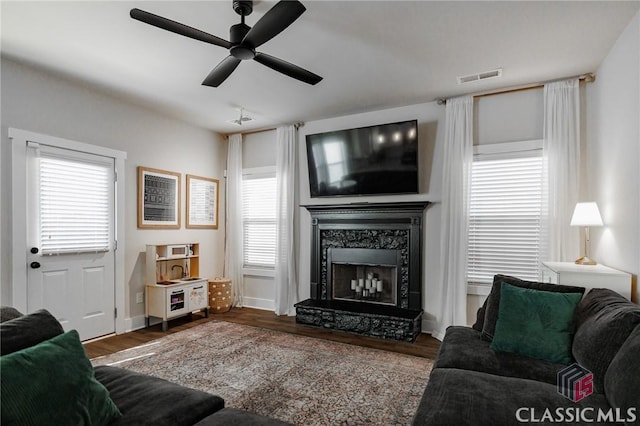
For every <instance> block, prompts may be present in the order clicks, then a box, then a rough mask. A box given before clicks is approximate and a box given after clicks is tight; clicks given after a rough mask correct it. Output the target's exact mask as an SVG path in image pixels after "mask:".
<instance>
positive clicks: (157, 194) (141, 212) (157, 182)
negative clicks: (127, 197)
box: [138, 167, 180, 229]
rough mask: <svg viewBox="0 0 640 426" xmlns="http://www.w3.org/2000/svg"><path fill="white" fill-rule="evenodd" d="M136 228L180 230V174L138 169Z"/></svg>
mask: <svg viewBox="0 0 640 426" xmlns="http://www.w3.org/2000/svg"><path fill="white" fill-rule="evenodd" d="M138 228H172V229H179V228H180V173H175V172H168V171H166V170H158V169H150V168H147V167H138Z"/></svg>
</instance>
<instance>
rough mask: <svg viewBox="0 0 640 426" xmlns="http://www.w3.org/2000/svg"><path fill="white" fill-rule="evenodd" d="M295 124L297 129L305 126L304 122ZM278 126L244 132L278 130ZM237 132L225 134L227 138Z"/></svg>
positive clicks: (249, 133) (247, 133) (244, 133)
mask: <svg viewBox="0 0 640 426" xmlns="http://www.w3.org/2000/svg"><path fill="white" fill-rule="evenodd" d="M293 125H294V126H295V127H296V130H297V129H299V128H300V127H302V126H304V122H298V123H293ZM277 129H278V128H277V127H269V128H266V129H256V130H249V131H247V132H243V133H242V134H243V135H252V134H254V133H263V132H272V131H274V130H277ZM233 134H235V133H228V134H226V135H225V137H226V138H228V137H229V135H233Z"/></svg>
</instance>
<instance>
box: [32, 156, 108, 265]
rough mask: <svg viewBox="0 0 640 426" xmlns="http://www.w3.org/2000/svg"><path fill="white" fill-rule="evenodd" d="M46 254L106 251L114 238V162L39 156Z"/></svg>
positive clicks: (41, 238)
mask: <svg viewBox="0 0 640 426" xmlns="http://www.w3.org/2000/svg"><path fill="white" fill-rule="evenodd" d="M38 174H39V176H38V182H39V186H40V187H39V192H38V193H39V194H40V195H39V200H38V206H39V210H40V215H39V217H40V220H39V223H38V228H39V232H38V237H39V246H40V248H41V251H42V254H49V255H50V254H65V253H87V252H104V251H109V250H111V246H112V241H113V240H114V237H113V210H114V205H113V191H114V179H113V162H111V163H109V162H106V161H105V163H97V162H96V163H91V162H86V161H85V162H82V161H76V160H74V159H70V158H62V157H57V156H50V155H47V154H44V153H43V154H42V155H40V157H39V158H38Z"/></svg>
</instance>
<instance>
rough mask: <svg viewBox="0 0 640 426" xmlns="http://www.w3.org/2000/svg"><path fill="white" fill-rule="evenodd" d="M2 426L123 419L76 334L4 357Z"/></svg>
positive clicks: (0, 393)
mask: <svg viewBox="0 0 640 426" xmlns="http://www.w3.org/2000/svg"><path fill="white" fill-rule="evenodd" d="M0 370H1V371H2V381H1V382H0V400H1V403H2V415H1V416H2V424H6V425H9V424H23V425H47V424H48V425H81V424H85V425H107V424H109V423H110V422H111V421H112V420H113V419H115V418H117V417H120V415H121V414H120V411H119V410H118V407H116V405H115V404H114V403H113V401H112V400H111V398H110V396H109V391H108V390H107V389H106V388H105V387H104V386H103V385H102V384H100V382H98V381H97V380H96V379H95V377H94V374H93V367H92V366H91V362H90V361H89V359H88V358H87V356H86V354H85V352H84V348H83V347H82V343H81V342H80V337H79V335H78V332H77V331H75V330H71V331H69V332H67V333H64V334H61V335H59V336H56V337H54V338H52V339H50V340H47V341H44V342H42V343H39V344H37V345H35V346H32V347H29V348H26V349H22V350H20V351H17V352H14V353H11V354H9V355H3V356H2V357H0Z"/></svg>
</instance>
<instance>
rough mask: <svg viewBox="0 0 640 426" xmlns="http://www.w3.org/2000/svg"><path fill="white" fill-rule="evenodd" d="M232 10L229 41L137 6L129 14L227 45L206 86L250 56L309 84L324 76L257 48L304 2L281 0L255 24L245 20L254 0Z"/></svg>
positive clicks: (240, 1) (284, 25) (294, 16)
mask: <svg viewBox="0 0 640 426" xmlns="http://www.w3.org/2000/svg"><path fill="white" fill-rule="evenodd" d="M233 10H234V11H235V12H236V13H237V14H238V15H240V23H239V24H235V25H232V26H231V28H230V29H229V39H230V41H227V40H224V39H222V38H220V37H217V36H214V35H212V34H208V33H206V32H204V31H201V30H198V29H196V28H193V27H189V26H187V25H184V24H181V23H179V22H176V21H173V20H171V19H167V18H163V17H162V16H159V15H155V14H153V13H150V12H146V11H144V10H140V9H137V8H134V9H131V12H130V16H131V17H132V18H133V19H136V20H138V21H140V22H144V23H146V24H149V25H152V26H154V27H157V28H160V29H163V30H166V31H171V32H173V33H176V34H179V35H182V36H185V37H189V38H192V39H194V40H199V41H202V42H205V43H209V44H213V45H216V46H220V47H224V48H225V49H228V50H229V56H227V57H226V58H225V59H223V60H222V61H221V62H220V63H219V64H218V65H217V66H216V67H215V68H214V69H213V70H212V71H211V72H210V73H209V75H208V76H207V77H206V78H205V79H204V81H203V82H202V84H203V85H205V86H211V87H218V86H220V84H222V83H223V82H224V81H225V80H226V79H227V78H228V77H229V76H230V75H231V73H232V72H233V71H234V70H235V69H236V68H237V67H238V65H240V62H242V61H244V60H248V59H254V60H255V61H256V62H259V63H261V64H262V65H264V66H266V67H269V68H271V69H273V70H275V71H278V72H280V73H282V74H284V75H286V76H288V77H291V78H295V79H296V80H300V81H302V82H304V83H307V84H311V85H315V84H317V83H319V82H320V81H321V80H322V77H320V76H319V75H317V74H314V73H312V72H311V71H308V70H306V69H304V68H301V67H299V66H297V65H294V64H292V63H289V62H286V61H284V60H282V59H279V58H276V57H274V56H271V55H267V54H266V53H261V52H257V51H256V48H258V47H260V46H261V45H262V44H264V43H266V42H267V41H269V40H271V39H272V38H273V37H275V36H277V35H278V34H280V33H281V32H282V31H283V30H284V29H286V28H287V27H288V26H289V25H291V24H292V23H293V22H294V21H295V20H296V19H298V18H299V17H300V15H302V13H304V11H305V10H306V8H305V7H304V5H303V4H302V3H300V2H299V1H297V0H293V1H288V0H281V1H280V2H278V3H277V4H276V5H275V6H273V7H272V8H271V9H269V10H268V11H267V13H265V14H264V15H263V16H262V18H260V19H259V20H258V22H256V23H255V25H254V26H253V27H250V26H248V25H247V24H245V23H244V18H245V16H248V15H250V14H251V12H252V11H253V1H251V0H234V1H233Z"/></svg>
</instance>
